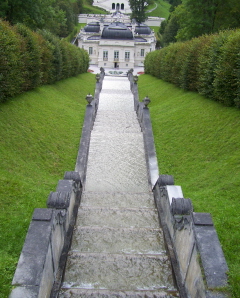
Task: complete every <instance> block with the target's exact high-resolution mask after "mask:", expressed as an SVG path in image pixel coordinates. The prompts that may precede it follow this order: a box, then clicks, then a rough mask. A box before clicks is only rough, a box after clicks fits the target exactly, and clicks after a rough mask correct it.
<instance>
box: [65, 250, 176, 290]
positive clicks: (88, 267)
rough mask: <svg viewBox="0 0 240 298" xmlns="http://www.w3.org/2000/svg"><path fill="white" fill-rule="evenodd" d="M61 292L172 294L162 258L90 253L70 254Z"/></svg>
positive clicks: (169, 275)
mask: <svg viewBox="0 0 240 298" xmlns="http://www.w3.org/2000/svg"><path fill="white" fill-rule="evenodd" d="M62 288H63V289H67V288H85V289H94V290H96V289H107V290H115V291H122V290H125V291H134V290H155V291H156V290H165V289H166V290H175V287H174V283H173V279H172V270H171V266H170V263H169V260H168V258H167V257H166V256H161V255H122V254H91V253H70V255H69V256H68V260H67V265H66V271H65V278H64V282H63V286H62Z"/></svg>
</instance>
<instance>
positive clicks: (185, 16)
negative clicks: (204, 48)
mask: <svg viewBox="0 0 240 298" xmlns="http://www.w3.org/2000/svg"><path fill="white" fill-rule="evenodd" d="M173 13H174V14H175V15H176V16H177V18H178V22H179V26H180V29H179V30H178V33H177V36H176V38H177V40H189V39H191V38H193V37H198V36H200V35H203V34H211V33H215V32H218V31H219V30H223V29H230V28H237V27H240V2H239V1H238V0H198V1H196V0H183V3H182V4H181V5H179V6H177V7H176V9H175V10H174V12H173Z"/></svg>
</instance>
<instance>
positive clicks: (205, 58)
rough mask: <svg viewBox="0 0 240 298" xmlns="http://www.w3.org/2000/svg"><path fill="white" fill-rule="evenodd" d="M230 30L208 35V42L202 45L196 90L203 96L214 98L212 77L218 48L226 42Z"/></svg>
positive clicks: (213, 77)
mask: <svg viewBox="0 0 240 298" xmlns="http://www.w3.org/2000/svg"><path fill="white" fill-rule="evenodd" d="M229 34H230V31H225V32H220V33H219V34H214V35H210V36H209V38H208V42H207V43H206V44H205V45H204V47H203V48H202V51H201V55H200V59H199V82H198V92H199V93H200V94H203V95H204V96H206V97H208V98H210V99H215V100H216V98H215V96H214V85H213V82H214V79H215V71H216V65H217V63H218V59H219V55H220V49H221V47H222V45H223V44H224V43H225V42H226V39H227V37H228V35H229Z"/></svg>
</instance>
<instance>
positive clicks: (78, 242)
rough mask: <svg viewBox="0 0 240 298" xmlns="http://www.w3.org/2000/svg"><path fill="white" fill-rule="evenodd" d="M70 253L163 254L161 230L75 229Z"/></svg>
mask: <svg viewBox="0 0 240 298" xmlns="http://www.w3.org/2000/svg"><path fill="white" fill-rule="evenodd" d="M71 249H72V251H74V252H76V251H78V252H91V253H96V252H99V253H125V254H133V253H135V254H164V255H165V253H166V251H165V247H164V242H163V234H162V230H161V229H146V228H142V229H139V228H136V229H129V228H125V229H122V228H99V227H81V226H79V227H77V230H76V232H75V233H74V237H73V240H72V248H71Z"/></svg>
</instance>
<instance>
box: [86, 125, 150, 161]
mask: <svg viewBox="0 0 240 298" xmlns="http://www.w3.org/2000/svg"><path fill="white" fill-rule="evenodd" d="M96 143H97V145H99V144H102V145H105V147H106V146H109V145H111V147H112V148H114V149H115V148H116V147H117V146H119V145H122V147H124V146H125V145H126V146H128V147H129V146H132V147H133V149H135V147H136V146H138V147H139V146H141V147H143V135H142V133H141V132H140V133H137V134H136V133H132V134H127V135H126V134H125V133H118V134H114V133H112V134H108V135H106V134H105V133H104V132H101V131H92V133H91V141H90V148H91V145H92V144H96ZM123 145H124V146H123ZM141 151H142V153H143V154H144V148H142V149H141ZM103 153H104V152H103ZM136 158H137V157H136ZM145 166H146V162H145Z"/></svg>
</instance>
